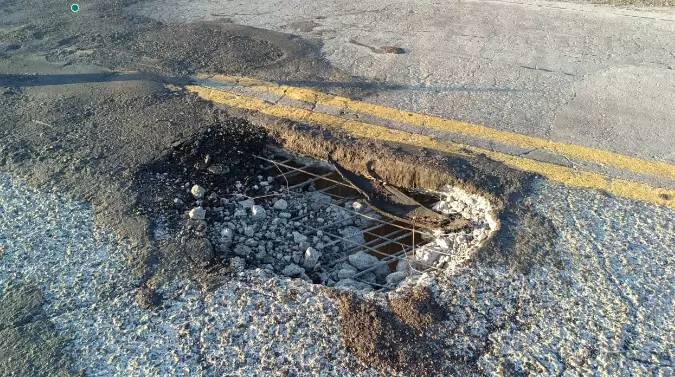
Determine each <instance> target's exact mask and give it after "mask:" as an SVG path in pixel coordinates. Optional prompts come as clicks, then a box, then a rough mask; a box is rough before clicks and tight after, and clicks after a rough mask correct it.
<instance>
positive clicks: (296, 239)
mask: <svg viewBox="0 0 675 377" xmlns="http://www.w3.org/2000/svg"><path fill="white" fill-rule="evenodd" d="M293 242H295V243H297V244H301V243H303V242H307V236H305V235H302V234H300V233H298V232H293Z"/></svg>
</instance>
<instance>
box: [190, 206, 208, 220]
mask: <svg viewBox="0 0 675 377" xmlns="http://www.w3.org/2000/svg"><path fill="white" fill-rule="evenodd" d="M188 215H189V216H190V218H191V219H194V220H204V219H205V218H206V210H205V209H204V208H202V207H195V208H193V209H191V210H190V212H189V213H188Z"/></svg>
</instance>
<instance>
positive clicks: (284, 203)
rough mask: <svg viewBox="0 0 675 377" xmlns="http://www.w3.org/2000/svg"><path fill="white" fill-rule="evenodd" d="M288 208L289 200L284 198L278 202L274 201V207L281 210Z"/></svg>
mask: <svg viewBox="0 0 675 377" xmlns="http://www.w3.org/2000/svg"><path fill="white" fill-rule="evenodd" d="M286 208H288V202H287V201H285V200H283V199H279V200H277V201H276V202H274V209H276V210H279V211H285V210H286Z"/></svg>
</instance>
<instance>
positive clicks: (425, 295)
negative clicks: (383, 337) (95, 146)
mask: <svg viewBox="0 0 675 377" xmlns="http://www.w3.org/2000/svg"><path fill="white" fill-rule="evenodd" d="M389 304H390V305H391V309H392V311H393V312H394V315H396V316H397V317H398V318H399V319H400V320H401V321H402V322H403V323H405V324H406V325H407V326H409V327H410V328H412V329H414V330H415V331H417V333H419V334H420V335H424V330H426V329H427V328H428V327H429V326H431V325H432V324H434V323H435V322H437V321H442V320H443V319H445V318H446V316H447V313H446V312H445V309H444V308H443V307H441V306H440V305H438V303H437V302H436V301H435V300H434V299H433V297H432V296H431V292H430V291H429V289H428V288H417V289H414V290H411V291H410V292H407V293H406V294H405V296H403V297H399V298H394V299H391V300H390V301H389Z"/></svg>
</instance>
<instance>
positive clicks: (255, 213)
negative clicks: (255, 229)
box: [251, 205, 267, 221]
mask: <svg viewBox="0 0 675 377" xmlns="http://www.w3.org/2000/svg"><path fill="white" fill-rule="evenodd" d="M265 217H267V213H266V212H265V208H263V206H259V205H254V206H252V207H251V219H252V220H254V221H261V220H264V219H265Z"/></svg>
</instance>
